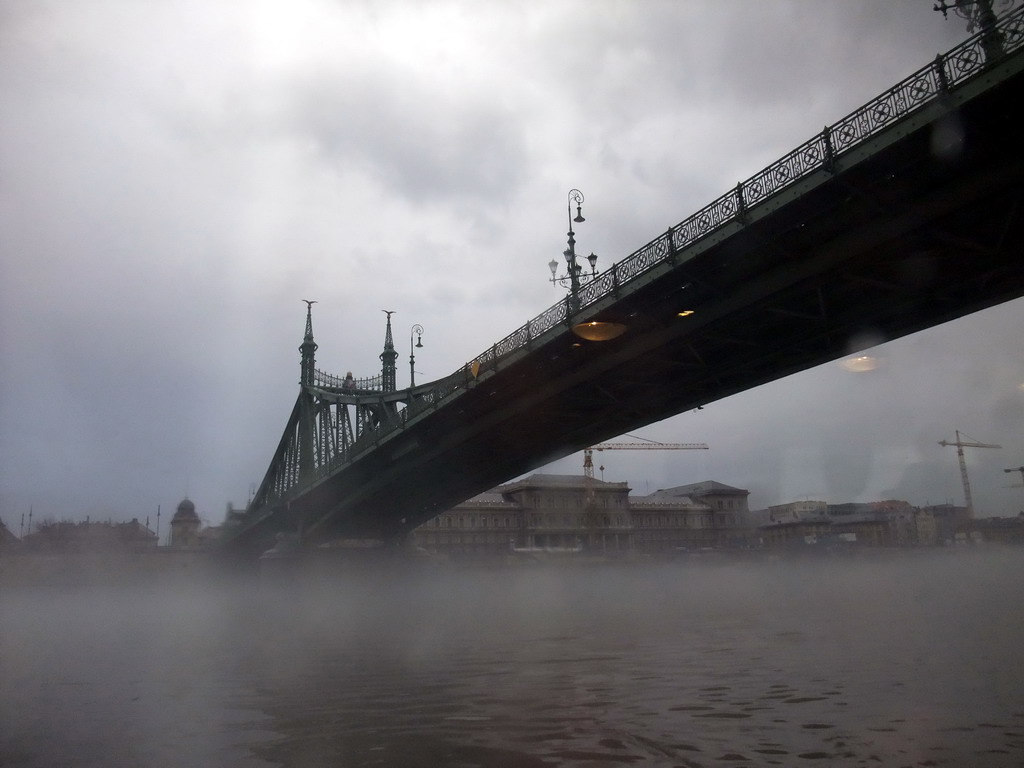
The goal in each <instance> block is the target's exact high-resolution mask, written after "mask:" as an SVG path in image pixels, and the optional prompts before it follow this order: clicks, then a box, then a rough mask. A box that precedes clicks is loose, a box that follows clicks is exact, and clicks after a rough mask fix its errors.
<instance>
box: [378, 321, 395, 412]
mask: <svg viewBox="0 0 1024 768" xmlns="http://www.w3.org/2000/svg"><path fill="white" fill-rule="evenodd" d="M381 312H383V313H384V314H386V315H387V316H388V328H387V331H386V332H385V334H384V351H383V352H381V353H380V359H381V362H383V363H384V366H383V370H382V371H381V375H382V379H383V381H382V388H383V390H384V391H385V392H394V391H395V386H396V382H395V361H396V360H398V353H397V352H396V351H395V341H394V339H393V338H392V337H391V316H392V315H393V314H395V311H394V310H393V309H382V310H381Z"/></svg>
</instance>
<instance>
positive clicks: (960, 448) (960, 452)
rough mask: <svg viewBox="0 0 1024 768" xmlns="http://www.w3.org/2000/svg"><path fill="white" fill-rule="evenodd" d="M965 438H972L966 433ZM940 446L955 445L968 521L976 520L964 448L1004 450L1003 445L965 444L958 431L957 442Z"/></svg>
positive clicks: (940, 443)
mask: <svg viewBox="0 0 1024 768" xmlns="http://www.w3.org/2000/svg"><path fill="white" fill-rule="evenodd" d="M964 437H970V435H968V434H967V433H966V432H965V433H964ZM939 445H942V446H946V445H955V446H956V455H957V458H958V459H960V477H961V478H962V479H963V482H964V504H966V505H967V519H968V520H973V519H974V503H973V502H972V501H971V483H970V481H969V480H968V479H967V462H966V461H964V448H1002V447H1003V446H1001V445H993V444H992V443H979V442H977V441H972V442H964V441H963V440H961V439H960V430H956V440H954V441H949V440H939Z"/></svg>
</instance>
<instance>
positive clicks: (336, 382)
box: [313, 368, 384, 392]
mask: <svg viewBox="0 0 1024 768" xmlns="http://www.w3.org/2000/svg"><path fill="white" fill-rule="evenodd" d="M313 385H314V386H317V387H322V388H324V389H359V390H364V391H374V392H382V391H383V390H384V377H383V376H382V375H377V376H364V377H362V378H359V379H355V378H353V379H349V378H346V377H344V376H335V375H334V374H331V373H324V372H323V371H321V370H320V369H319V368H318V369H317V370H315V371H313Z"/></svg>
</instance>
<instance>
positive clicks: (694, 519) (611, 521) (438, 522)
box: [423, 512, 736, 530]
mask: <svg viewBox="0 0 1024 768" xmlns="http://www.w3.org/2000/svg"><path fill="white" fill-rule="evenodd" d="M713 517H714V516H713V515H709V514H703V515H693V514H685V513H683V514H674V515H636V516H634V517H633V519H632V526H633V527H635V528H666V527H674V528H711V527H713V526H714V524H715V520H714V519H713ZM529 521H530V526H531V527H533V528H571V527H576V528H588V527H592V526H594V525H599V526H603V527H605V528H608V527H611V526H615V527H618V528H622V527H625V526H626V525H629V524H630V523H629V521H628V520H627V518H626V516H624V515H594V516H593V517H592V519H589V520H588V516H587V515H565V514H562V515H557V514H550V513H547V514H545V513H536V512H535V513H531V514H530V518H529ZM718 523H719V524H720V525H722V526H725V527H731V526H733V525H735V524H736V519H735V517H734V516H733V515H727V516H723V517H722V518H721V519H720V520H719V521H718ZM518 524H519V515H498V514H464V515H455V514H452V513H446V514H443V515H439V516H438V517H435V518H433V519H432V520H428V521H427V522H426V523H424V525H423V527H424V528H457V529H460V530H464V529H466V528H471V529H472V528H491V529H494V528H512V527H514V526H517V525H518Z"/></svg>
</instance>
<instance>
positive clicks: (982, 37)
mask: <svg viewBox="0 0 1024 768" xmlns="http://www.w3.org/2000/svg"><path fill="white" fill-rule="evenodd" d="M993 35H998V36H999V38H1000V39H1001V41H1002V47H1003V52H1002V55H1001V56H1000V58H999V59H996V60H995V61H991V60H988V59H986V52H985V48H986V41H987V40H990V39H991V37H992V36H993ZM1021 47H1024V8H1021V9H1019V10H1017V11H1015V12H1014V13H1012V14H1009V15H1007V16H1004V17H1003V18H1001V19H999V21H998V22H997V24H996V27H995V29H994V30H985V31H983V32H980V33H978V34H977V35H975V36H973V37H971V38H969V39H968V40H966V41H964V42H963V43H962V44H960V45H959V46H957V47H956V48H954V49H952V50H951V51H949V52H948V53H946V54H945V55H942V54H940V55H939V56H937V57H936V59H935V61H934V62H933V63H932V64H929V65H928V66H926V67H922V68H921V69H919V70H918V71H917V72H915V73H913V74H912V75H910V76H909V77H907V78H906V79H904V80H903V81H901V82H900V83H898V84H896V85H895V86H893V87H892V88H890V89H889V90H888V91H886V92H885V93H883V94H881V95H880V96H878V97H876V98H875V99H873V100H871V101H870V102H868V103H867V104H865V105H864V106H862V107H861V108H859V109H858V110H856V111H855V112H853V113H851V114H850V115H848V116H846V117H844V118H843V119H842V120H839V121H838V122H837V123H835V124H833V125H832V126H827V127H826V128H825V129H824V130H823V131H822V132H821V133H820V134H818V135H817V136H815V137H814V138H812V139H810V140H809V141H807V142H805V143H804V144H802V145H800V146H799V147H797V148H796V149H794V150H793V151H792V152H790V153H789V154H787V155H785V156H784V157H782V158H780V159H779V160H777V161H775V162H774V163H772V164H771V165H769V166H768V167H767V168H765V169H763V170H761V171H760V172H758V173H756V174H755V175H754V176H752V177H750V178H749V179H747V180H746V181H743V182H740V183H739V184H737V185H736V187H735V188H734V189H733V190H731V191H729V192H727V193H726V194H724V195H722V196H721V197H719V198H718V199H717V200H714V201H713V202H711V203H709V204H708V205H706V206H705V207H704V208H702V209H700V210H699V211H697V212H696V213H694V214H693V215H692V216H690V217H689V218H687V219H684V220H683V221H682V222H680V223H679V224H677V225H675V226H674V227H672V228H670V229H669V230H668V232H666V233H665V234H663V235H661V236H660V237H657V238H655V239H654V240H652V241H651V242H649V243H647V244H646V245H644V246H643V247H641V248H640V249H638V250H637V251H635V252H633V253H632V254H630V255H629V256H627V257H626V258H625V259H623V260H622V261H620V262H616V263H615V264H613V265H612V267H611V268H610V269H608V270H606V271H605V272H604V273H603V274H601V275H599V276H598V277H597V278H595V279H594V280H592V281H591V282H589V283H587V284H586V285H584V286H582V287H581V288H580V289H579V292H578V294H577V296H578V299H579V309H580V310H582V309H585V308H586V307H589V306H591V305H593V304H595V303H596V302H598V301H600V300H601V299H604V298H606V297H608V296H611V295H613V294H614V293H615V292H616V291H617V290H618V289H619V288H621V287H622V286H623V285H625V284H626V283H628V282H630V281H631V280H634V279H636V278H637V277H640V276H641V275H643V274H644V273H646V272H647V271H649V270H650V269H651V268H653V267H655V266H657V265H659V264H662V263H665V262H670V263H671V262H672V261H673V260H674V259H675V258H676V257H677V255H678V254H679V252H680V251H681V250H682V249H684V248H687V247H690V246H692V245H694V244H695V243H697V242H698V241H699V240H701V239H703V238H704V237H706V236H708V235H710V234H712V233H713V232H715V231H717V230H718V229H720V228H722V227H723V226H725V225H727V224H730V223H734V222H737V221H739V222H742V221H743V220H744V217H745V216H746V214H747V213H748V212H749V211H750V209H751V208H753V207H754V206H755V205H758V204H761V203H764V202H765V201H766V200H768V199H769V198H770V197H772V196H773V195H776V194H778V193H779V192H781V191H783V190H784V189H786V188H787V187H789V186H790V185H792V184H794V183H795V182H797V181H799V180H801V179H803V178H806V177H808V176H810V175H811V174H813V173H816V172H818V171H821V170H823V169H824V170H827V171H831V170H832V168H833V165H834V162H835V160H836V157H837V156H838V155H839V154H841V153H843V152H846V151H848V150H850V149H852V148H853V147H855V146H857V145H859V144H861V143H863V142H865V141H867V140H868V139H870V138H872V137H873V136H875V135H877V134H878V133H880V132H882V131H883V130H885V129H887V128H889V127H890V126H891V125H892V124H893V123H895V122H897V121H899V120H902V119H903V118H905V117H907V116H908V115H910V114H912V113H914V112H916V111H917V110H919V109H920V108H922V107H924V106H925V105H926V104H930V103H932V102H934V101H937V100H939V99H941V98H943V97H944V96H945V95H946V94H948V93H949V91H951V90H952V89H953V88H955V87H956V86H958V85H961V84H962V83H964V82H965V81H967V80H969V79H971V78H973V77H974V76H976V75H978V74H979V73H981V72H982V71H983V70H984V69H986V68H987V67H989V66H991V65H992V64H994V63H997V62H998V61H999V60H1001V59H1002V58H1005V57H1007V56H1008V55H1009V54H1011V53H1014V52H1016V51H1017V50H1019V49H1020V48H1021ZM572 314H573V313H572V312H571V311H570V306H569V302H568V299H566V300H563V301H561V302H559V303H558V304H555V305H554V306H552V307H549V308H548V309H546V310H545V311H544V312H542V313H541V314H540V315H538V316H537V317H535V318H534V319H533V320H531V321H529V322H528V323H527V324H526V325H524V326H522V327H521V328H519V329H518V330H516V331H514V332H513V333H511V334H509V335H508V336H506V337H505V338H504V339H502V340H501V341H499V342H498V343H497V344H495V345H494V346H493V347H492V348H491V349H489V350H487V351H485V352H483V353H482V354H480V355H478V356H477V357H476V358H474V359H473V361H471V363H470V364H472V363H477V364H478V365H479V366H480V370H487V369H488V368H491V367H493V364H494V362H495V361H496V359H497V357H500V356H502V355H505V354H509V353H511V352H514V351H516V350H519V349H522V348H524V347H528V346H529V345H530V343H531V342H532V341H533V340H534V339H536V338H537V337H539V336H540V335H542V334H544V333H546V332H547V331H549V330H551V329H552V328H554V327H556V326H558V325H561V324H568V322H569V320H570V318H571V316H572Z"/></svg>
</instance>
